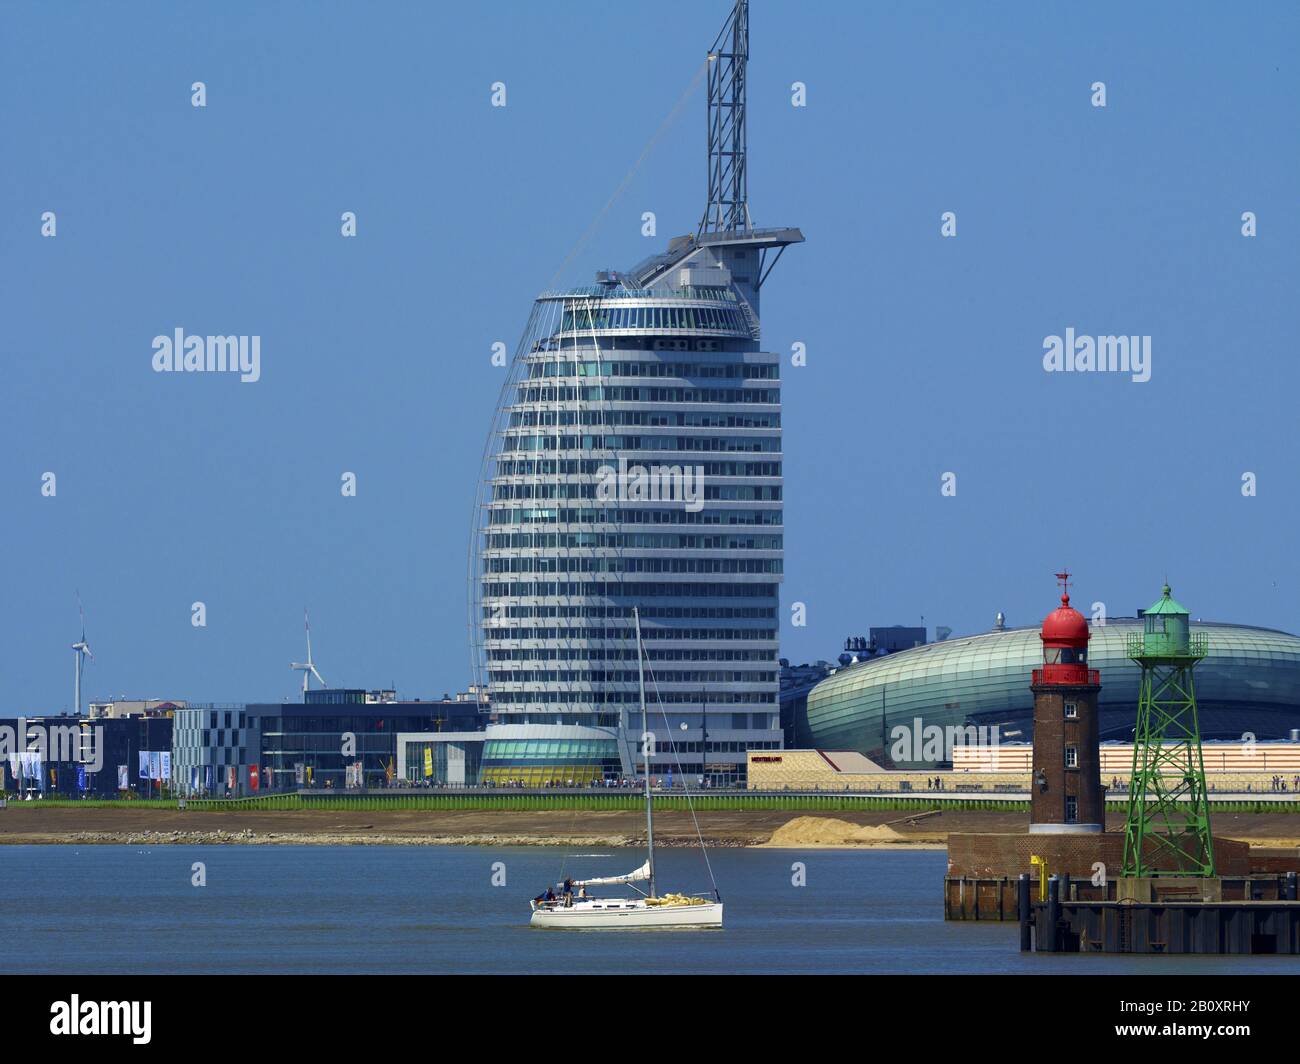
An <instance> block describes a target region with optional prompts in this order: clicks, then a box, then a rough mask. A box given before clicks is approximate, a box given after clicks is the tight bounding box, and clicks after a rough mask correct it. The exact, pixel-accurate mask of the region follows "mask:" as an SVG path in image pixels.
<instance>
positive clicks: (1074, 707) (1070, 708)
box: [1065, 702, 1079, 720]
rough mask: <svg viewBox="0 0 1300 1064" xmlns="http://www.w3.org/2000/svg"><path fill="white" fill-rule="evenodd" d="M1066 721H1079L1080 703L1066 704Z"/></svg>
mask: <svg viewBox="0 0 1300 1064" xmlns="http://www.w3.org/2000/svg"><path fill="white" fill-rule="evenodd" d="M1065 719H1066V720H1078V719H1079V703H1078V702H1066V703H1065Z"/></svg>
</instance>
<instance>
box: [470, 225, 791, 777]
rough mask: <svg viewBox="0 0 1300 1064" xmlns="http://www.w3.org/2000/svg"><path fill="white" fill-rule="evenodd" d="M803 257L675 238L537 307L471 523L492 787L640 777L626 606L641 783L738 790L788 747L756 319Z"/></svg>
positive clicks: (774, 450)
mask: <svg viewBox="0 0 1300 1064" xmlns="http://www.w3.org/2000/svg"><path fill="white" fill-rule="evenodd" d="M802 239H803V238H802V236H801V235H800V234H799V232H798V230H740V231H729V232H722V233H706V234H703V235H701V236H699V237H688V238H683V239H680V240H677V241H674V242H673V244H672V245H670V247H669V250H668V251H667V253H665V254H663V255H656V256H653V257H652V258H651V259H648V260H647V261H646V262H644V263H642V264H640V265H639V266H638V267H636V268H635V269H633V270H631V271H628V272H627V273H609V274H602V275H599V276H598V279H597V280H598V283H597V284H596V285H594V286H591V287H587V288H578V289H571V290H566V291H561V292H552V293H547V294H544V295H543V296H541V297H540V298H539V299H538V300H537V302H536V304H535V305H534V307H533V312H532V316H531V318H530V320H529V323H528V328H527V330H526V332H525V335H524V339H523V341H522V343H521V345H520V347H519V350H518V351H517V353H516V356H515V359H514V363H513V368H512V372H511V376H510V380H509V383H508V384H507V385H506V388H505V391H504V393H503V397H502V401H501V405H500V409H499V411H498V417H497V422H496V425H495V428H494V433H493V439H492V449H491V454H490V459H489V464H488V466H487V467H486V468H485V471H484V477H483V486H482V493H481V497H480V500H479V508H478V518H477V521H476V527H477V529H478V534H479V539H478V552H477V559H476V560H477V566H476V569H475V578H474V582H475V587H474V589H473V591H474V595H475V622H476V624H477V625H478V626H479V635H480V639H479V641H478V643H477V648H476V649H477V654H478V664H479V666H480V668H481V669H482V670H483V672H484V673H485V674H486V680H487V683H488V689H489V693H490V699H491V703H492V710H493V719H494V725H493V727H492V729H490V733H489V736H488V742H487V745H486V748H485V750H484V761H483V777H484V779H485V780H489V781H496V782H505V781H507V780H515V781H522V782H524V783H529V784H546V783H553V782H560V781H563V782H567V781H569V780H571V779H572V780H574V781H575V782H578V783H590V782H592V781H596V780H601V779H607V778H610V777H614V776H619V775H624V776H626V775H631V774H634V773H635V772H636V771H638V769H637V767H636V761H637V758H638V754H637V744H636V741H637V739H638V737H639V736H640V733H641V722H640V708H639V696H638V687H637V655H636V649H635V646H636V642H635V633H634V625H633V616H632V610H633V607H638V608H639V610H640V617H641V629H642V637H643V641H644V645H645V647H646V650H647V677H646V682H647V689H648V697H647V701H648V703H649V705H650V719H649V721H648V725H649V728H650V730H651V731H653V732H654V733H655V738H656V742H655V746H654V755H653V757H652V764H651V771H652V773H653V774H655V775H661V776H666V775H668V774H669V773H677V774H678V778H680V776H681V775H682V774H685V775H686V776H688V777H690V778H691V782H693V783H694V782H696V781H697V778H698V777H705V778H706V779H707V780H708V781H709V782H711V783H713V784H715V785H720V784H726V783H734V782H739V781H741V780H743V776H744V765H745V760H746V759H745V753H744V751H745V749H746V748H761V749H775V748H777V747H779V745H780V737H781V731H780V720H779V705H778V690H779V680H778V665H777V631H778V623H779V622H778V617H777V610H778V591H779V585H780V582H781V572H782V557H783V550H782V548H783V541H782V491H781V489H782V476H781V458H782V455H781V381H780V361H779V358H778V356H777V355H775V354H768V353H764V352H763V351H761V350H760V345H759V317H758V306H759V289H760V287H761V284H762V280H763V279H764V277H765V276H766V273H765V270H766V269H770V267H771V264H772V261H773V260H774V256H773V257H772V258H769V256H770V255H772V253H773V252H774V251H775V252H777V253H779V251H780V250H781V249H783V248H784V247H785V246H786V245H788V244H791V243H795V242H797V241H800V240H802ZM765 260H766V261H765ZM498 729H506V730H503V731H498Z"/></svg>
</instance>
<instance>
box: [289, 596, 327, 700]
mask: <svg viewBox="0 0 1300 1064" xmlns="http://www.w3.org/2000/svg"><path fill="white" fill-rule="evenodd" d="M302 624H303V627H304V628H306V629H307V660H306V661H295V662H293V663H291V664H290V665H289V668H291V669H296V670H297V671H298V672H301V673H302V700H303V701H304V702H306V701H307V683H308V681H309V680H310V679H311V678H312V677H313V676H315V677H316V679H317V681H319V683H320V685H321V686H322V687H328V686H329V684H327V683H326V682H325V677H323V676H322V675H321V674H320V673H319V672H318V671H317V670H316V666H315V665H314V664H313V663H312V660H311V622H310V621H309V620H308V619H307V611H306V610H305V609H304V610H303V611H302Z"/></svg>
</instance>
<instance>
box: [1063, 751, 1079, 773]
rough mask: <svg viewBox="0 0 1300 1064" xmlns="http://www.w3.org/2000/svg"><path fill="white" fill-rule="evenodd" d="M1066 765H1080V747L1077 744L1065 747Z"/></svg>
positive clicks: (1068, 766) (1069, 766) (1070, 766)
mask: <svg viewBox="0 0 1300 1064" xmlns="http://www.w3.org/2000/svg"><path fill="white" fill-rule="evenodd" d="M1065 767H1066V768H1078V767H1079V748H1078V747H1077V746H1067V747H1066V748H1065Z"/></svg>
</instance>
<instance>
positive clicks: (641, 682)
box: [632, 606, 655, 898]
mask: <svg viewBox="0 0 1300 1064" xmlns="http://www.w3.org/2000/svg"><path fill="white" fill-rule="evenodd" d="M632 621H633V623H634V624H635V626H636V674H637V684H638V686H639V687H640V690H641V754H642V761H643V764H644V765H645V837H646V847H647V849H648V851H649V855H650V856H649V864H650V897H652V898H653V897H654V896H655V813H654V802H653V801H651V799H650V732H649V730H648V729H647V727H646V711H645V652H644V650H643V649H642V647H641V610H640V608H638V607H636V606H633V607H632Z"/></svg>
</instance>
